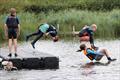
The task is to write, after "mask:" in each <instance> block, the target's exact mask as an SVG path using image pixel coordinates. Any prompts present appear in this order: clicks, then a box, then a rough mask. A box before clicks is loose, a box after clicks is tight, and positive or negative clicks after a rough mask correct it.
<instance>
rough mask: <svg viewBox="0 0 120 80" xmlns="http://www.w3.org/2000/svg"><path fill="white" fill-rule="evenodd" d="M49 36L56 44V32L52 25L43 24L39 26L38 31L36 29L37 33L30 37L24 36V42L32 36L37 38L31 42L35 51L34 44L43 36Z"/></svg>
mask: <svg viewBox="0 0 120 80" xmlns="http://www.w3.org/2000/svg"><path fill="white" fill-rule="evenodd" d="M48 34H50V35H51V37H52V40H53V41H54V42H57V41H58V36H57V30H56V28H55V27H54V26H53V25H50V24H47V23H44V24H41V25H40V26H39V27H38V29H37V32H35V33H32V34H30V35H27V36H26V41H28V39H29V38H30V37H32V36H37V37H36V39H34V40H33V41H32V42H31V45H32V47H33V48H34V49H35V43H36V42H37V41H38V40H39V39H40V38H41V37H42V36H43V35H46V36H47V35H48Z"/></svg>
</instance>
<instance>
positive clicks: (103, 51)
mask: <svg viewBox="0 0 120 80" xmlns="http://www.w3.org/2000/svg"><path fill="white" fill-rule="evenodd" d="M100 52H101V53H102V54H103V55H105V56H106V57H110V56H109V54H110V53H109V52H108V50H107V49H101V51H100Z"/></svg>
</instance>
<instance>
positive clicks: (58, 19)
mask: <svg viewBox="0 0 120 80" xmlns="http://www.w3.org/2000/svg"><path fill="white" fill-rule="evenodd" d="M11 7H14V8H16V9H17V15H18V17H19V18H20V23H21V35H20V40H24V39H25V36H26V35H27V34H30V33H32V32H34V31H36V29H37V27H38V25H40V24H41V23H42V22H41V20H43V19H45V20H47V22H48V23H52V24H54V25H55V26H56V25H57V24H59V26H60V29H59V30H60V31H59V35H60V36H62V37H65V38H66V37H70V36H71V35H69V33H70V32H72V28H73V26H75V29H76V31H79V30H80V29H81V28H82V27H83V26H84V25H91V24H92V23H95V24H97V26H98V29H97V32H96V33H95V37H96V38H113V37H117V38H118V37H120V36H119V34H120V22H119V21H120V0H0V14H1V15H0V36H1V38H0V42H1V41H4V40H5V37H4V28H3V26H4V20H5V17H6V16H7V14H8V12H9V9H10V8H11Z"/></svg>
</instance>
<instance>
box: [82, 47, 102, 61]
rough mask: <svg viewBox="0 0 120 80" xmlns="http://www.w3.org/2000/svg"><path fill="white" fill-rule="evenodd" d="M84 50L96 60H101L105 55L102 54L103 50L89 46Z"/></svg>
mask: <svg viewBox="0 0 120 80" xmlns="http://www.w3.org/2000/svg"><path fill="white" fill-rule="evenodd" d="M83 52H84V54H85V55H86V56H87V57H88V58H89V59H90V60H94V59H95V60H97V61H99V60H100V59H101V58H102V57H103V54H101V52H100V51H99V50H97V51H95V50H93V49H90V48H87V49H86V50H84V51H83Z"/></svg>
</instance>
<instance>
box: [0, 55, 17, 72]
mask: <svg viewBox="0 0 120 80" xmlns="http://www.w3.org/2000/svg"><path fill="white" fill-rule="evenodd" d="M0 67H1V68H2V69H4V70H6V71H13V70H18V69H17V67H15V66H13V62H12V61H9V60H7V59H5V58H4V57H2V56H0Z"/></svg>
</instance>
